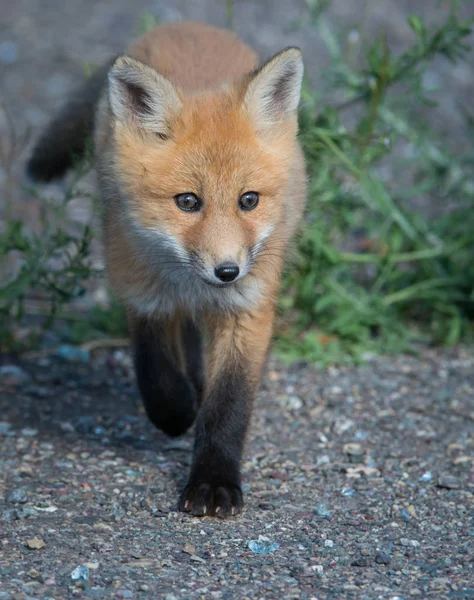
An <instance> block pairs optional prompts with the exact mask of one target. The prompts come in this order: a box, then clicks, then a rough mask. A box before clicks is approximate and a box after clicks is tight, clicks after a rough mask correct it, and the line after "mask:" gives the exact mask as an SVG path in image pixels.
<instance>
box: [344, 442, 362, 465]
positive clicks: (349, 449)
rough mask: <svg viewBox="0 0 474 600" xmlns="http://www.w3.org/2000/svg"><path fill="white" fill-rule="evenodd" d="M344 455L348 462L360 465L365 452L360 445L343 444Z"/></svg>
mask: <svg viewBox="0 0 474 600" xmlns="http://www.w3.org/2000/svg"><path fill="white" fill-rule="evenodd" d="M343 452H344V454H347V456H348V457H349V462H351V463H360V462H362V460H363V458H364V455H365V451H364V450H363V449H362V446H361V445H360V444H345V445H344V448H343Z"/></svg>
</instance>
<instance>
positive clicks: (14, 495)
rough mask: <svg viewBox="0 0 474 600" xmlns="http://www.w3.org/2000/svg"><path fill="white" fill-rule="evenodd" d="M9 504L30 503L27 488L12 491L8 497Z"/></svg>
mask: <svg viewBox="0 0 474 600" xmlns="http://www.w3.org/2000/svg"><path fill="white" fill-rule="evenodd" d="M7 502H11V504H25V502H28V494H27V493H26V490H25V488H16V489H15V490H12V491H11V492H10V493H9V494H8V496H7Z"/></svg>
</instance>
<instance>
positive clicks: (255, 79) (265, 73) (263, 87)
mask: <svg viewBox="0 0 474 600" xmlns="http://www.w3.org/2000/svg"><path fill="white" fill-rule="evenodd" d="M303 70H304V68H303V58H302V55H301V50H300V49H299V48H294V47H291V48H287V49H286V50H282V51H281V52H279V53H278V54H276V55H275V56H273V57H272V58H271V59H270V60H268V61H267V62H266V63H265V64H263V65H262V66H261V67H260V68H259V69H257V71H255V72H254V73H252V74H251V75H250V82H249V83H248V84H247V90H246V92H245V97H244V105H245V107H246V108H247V110H249V111H250V113H251V114H252V116H253V118H254V119H255V122H256V124H257V126H259V127H266V126H268V125H272V124H274V123H277V122H279V121H282V120H284V119H285V118H286V117H288V116H290V115H292V114H294V112H295V111H296V109H297V108H298V103H299V100H300V93H301V82H302V80H303Z"/></svg>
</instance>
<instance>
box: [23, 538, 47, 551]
mask: <svg viewBox="0 0 474 600" xmlns="http://www.w3.org/2000/svg"><path fill="white" fill-rule="evenodd" d="M26 545H27V546H28V548H29V549H30V550H41V548H44V547H45V546H46V544H45V543H44V542H43V540H42V539H41V538H39V537H37V536H35V537H34V538H31V540H28V541H27V542H26Z"/></svg>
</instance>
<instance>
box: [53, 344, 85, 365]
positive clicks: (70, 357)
mask: <svg viewBox="0 0 474 600" xmlns="http://www.w3.org/2000/svg"><path fill="white" fill-rule="evenodd" d="M56 353H57V355H58V356H59V357H60V358H62V359H63V360H66V361H68V362H89V360H90V354H89V352H88V351H87V350H83V349H82V348H78V347H77V346H59V348H58V349H57V351H56Z"/></svg>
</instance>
